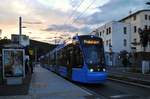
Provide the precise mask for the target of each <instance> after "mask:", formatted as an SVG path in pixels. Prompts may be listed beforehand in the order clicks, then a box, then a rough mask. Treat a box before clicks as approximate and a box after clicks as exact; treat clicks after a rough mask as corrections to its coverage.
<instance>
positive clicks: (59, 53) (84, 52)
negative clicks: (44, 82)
mask: <svg viewBox="0 0 150 99" xmlns="http://www.w3.org/2000/svg"><path fill="white" fill-rule="evenodd" d="M48 56H49V59H47V60H48V61H49V62H47V63H49V68H50V70H52V71H54V72H56V73H58V74H60V75H62V76H64V77H66V78H68V79H70V80H73V81H77V82H82V83H104V82H105V81H106V79H107V73H106V68H105V65H106V64H105V57H104V47H103V41H102V39H101V38H99V37H96V36H93V35H82V36H75V37H73V39H72V42H71V43H68V44H64V45H60V46H58V47H57V48H55V49H54V50H53V51H51V52H50V53H49V55H48ZM46 58H47V57H46Z"/></svg>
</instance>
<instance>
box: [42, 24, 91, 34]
mask: <svg viewBox="0 0 150 99" xmlns="http://www.w3.org/2000/svg"><path fill="white" fill-rule="evenodd" d="M42 31H57V32H70V33H81V34H89V33H90V32H91V31H92V29H91V28H90V27H88V26H83V27H75V26H73V25H70V24H65V25H56V24H53V25H50V26H49V27H48V28H46V29H42Z"/></svg>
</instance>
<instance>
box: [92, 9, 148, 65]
mask: <svg viewBox="0 0 150 99" xmlns="http://www.w3.org/2000/svg"><path fill="white" fill-rule="evenodd" d="M149 28H150V10H140V11H137V12H135V13H133V14H130V15H129V16H127V17H125V18H123V19H121V20H119V21H112V22H109V23H106V24H105V25H103V26H100V27H98V28H97V29H95V30H94V31H93V32H92V33H91V34H93V35H96V36H99V37H101V38H103V41H104V48H105V53H106V63H107V65H109V66H111V65H118V64H120V61H119V53H120V52H121V51H127V52H132V51H133V50H134V51H136V52H140V51H143V48H142V47H141V45H140V38H139V33H138V30H139V29H149ZM133 43H136V45H135V44H133ZM146 51H147V52H150V45H149V44H148V46H147V48H146Z"/></svg>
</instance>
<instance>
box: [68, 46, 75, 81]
mask: <svg viewBox="0 0 150 99" xmlns="http://www.w3.org/2000/svg"><path fill="white" fill-rule="evenodd" d="M73 56H74V49H73V46H72V45H70V46H68V48H67V78H69V79H71V78H72V66H73V61H74V57H73Z"/></svg>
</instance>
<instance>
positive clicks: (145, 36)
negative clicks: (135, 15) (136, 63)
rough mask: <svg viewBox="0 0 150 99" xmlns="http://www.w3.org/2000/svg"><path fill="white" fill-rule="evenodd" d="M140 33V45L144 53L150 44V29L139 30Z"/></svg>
mask: <svg viewBox="0 0 150 99" xmlns="http://www.w3.org/2000/svg"><path fill="white" fill-rule="evenodd" d="M138 32H139V37H140V44H141V46H142V47H143V48H144V50H143V51H144V52H145V50H146V47H147V45H148V42H150V29H143V30H142V29H139V31H138Z"/></svg>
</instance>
